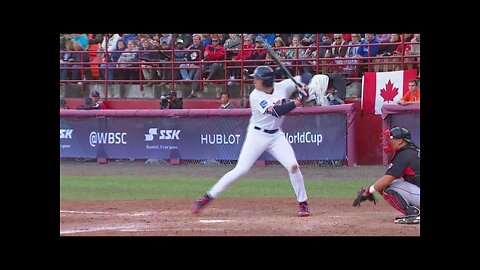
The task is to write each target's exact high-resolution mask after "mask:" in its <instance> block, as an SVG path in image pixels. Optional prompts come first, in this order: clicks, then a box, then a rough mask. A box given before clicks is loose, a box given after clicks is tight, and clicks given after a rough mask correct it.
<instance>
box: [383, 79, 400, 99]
mask: <svg viewBox="0 0 480 270" xmlns="http://www.w3.org/2000/svg"><path fill="white" fill-rule="evenodd" d="M397 95H398V88H397V87H393V83H392V82H390V80H388V83H387V84H385V89H384V88H381V89H380V96H382V97H383V101H384V102H385V101H393V98H394V97H396V96H397Z"/></svg>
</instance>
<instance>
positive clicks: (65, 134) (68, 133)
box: [60, 129, 73, 139]
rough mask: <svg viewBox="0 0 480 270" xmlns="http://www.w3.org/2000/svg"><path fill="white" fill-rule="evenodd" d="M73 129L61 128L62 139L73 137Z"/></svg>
mask: <svg viewBox="0 0 480 270" xmlns="http://www.w3.org/2000/svg"><path fill="white" fill-rule="evenodd" d="M72 133H73V129H60V139H71V138H72Z"/></svg>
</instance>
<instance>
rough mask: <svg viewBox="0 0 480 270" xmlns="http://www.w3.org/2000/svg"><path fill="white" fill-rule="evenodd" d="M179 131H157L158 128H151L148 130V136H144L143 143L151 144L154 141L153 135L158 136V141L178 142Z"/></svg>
mask: <svg viewBox="0 0 480 270" xmlns="http://www.w3.org/2000/svg"><path fill="white" fill-rule="evenodd" d="M180 131H181V130H179V129H160V130H159V129H158V128H151V129H149V130H148V134H145V141H146V142H151V141H153V139H154V135H160V136H158V139H159V140H180V138H179V137H178V135H179V134H180Z"/></svg>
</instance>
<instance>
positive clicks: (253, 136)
mask: <svg viewBox="0 0 480 270" xmlns="http://www.w3.org/2000/svg"><path fill="white" fill-rule="evenodd" d="M295 79H296V80H297V81H300V76H297V77H296V78H295ZM273 89H274V90H273V93H272V94H267V93H265V92H263V91H261V90H257V89H254V90H253V91H252V93H251V94H250V106H251V109H252V116H251V117H250V123H249V125H248V130H247V135H246V137H245V142H244V143H243V147H242V150H241V152H240V156H239V157H238V161H237V166H235V168H234V169H233V170H231V171H229V172H228V173H226V174H225V175H224V176H223V177H222V178H220V180H218V182H217V183H216V184H215V185H214V186H213V187H212V188H211V189H210V190H209V191H208V195H209V196H210V197H212V198H216V197H217V196H218V195H219V194H220V193H222V192H223V191H225V190H226V189H227V188H228V186H230V185H231V184H233V183H234V182H235V181H236V180H237V179H239V178H240V177H241V176H242V175H244V174H246V173H247V172H248V171H249V170H250V168H251V167H252V166H253V164H254V163H255V161H256V160H257V159H258V157H260V155H262V153H263V152H264V151H267V152H268V153H270V154H271V155H272V156H273V157H274V158H275V159H277V160H278V161H279V162H280V163H281V164H282V165H283V166H284V167H285V168H286V169H287V170H288V173H289V175H290V182H291V183H292V186H293V189H294V190H295V194H296V196H297V200H298V201H299V202H305V201H307V192H306V190H305V185H304V182H303V175H302V173H301V172H300V169H299V168H298V162H297V159H296V157H295V153H294V152H293V148H292V146H291V145H290V144H289V143H288V141H287V139H286V138H285V133H283V131H282V129H281V127H280V126H281V124H282V122H283V120H284V117H285V116H281V117H279V118H277V117H274V116H272V115H271V114H269V113H267V108H268V107H270V106H274V105H280V104H281V102H282V100H286V101H287V102H290V100H289V97H290V96H291V95H292V93H293V92H294V91H295V90H296V88H295V84H294V83H293V81H292V80H290V79H287V80H284V81H281V82H279V83H275V84H274V87H273ZM274 130H278V131H276V132H274V133H273V131H274ZM265 131H266V132H265ZM295 167H296V168H297V169H296V170H294V168H295Z"/></svg>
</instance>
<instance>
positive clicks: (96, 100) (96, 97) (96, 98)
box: [92, 91, 107, 110]
mask: <svg viewBox="0 0 480 270" xmlns="http://www.w3.org/2000/svg"><path fill="white" fill-rule="evenodd" d="M92 99H93V105H92V109H101V110H105V109H107V105H105V103H104V102H103V101H101V100H100V93H99V92H98V91H93V92H92Z"/></svg>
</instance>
